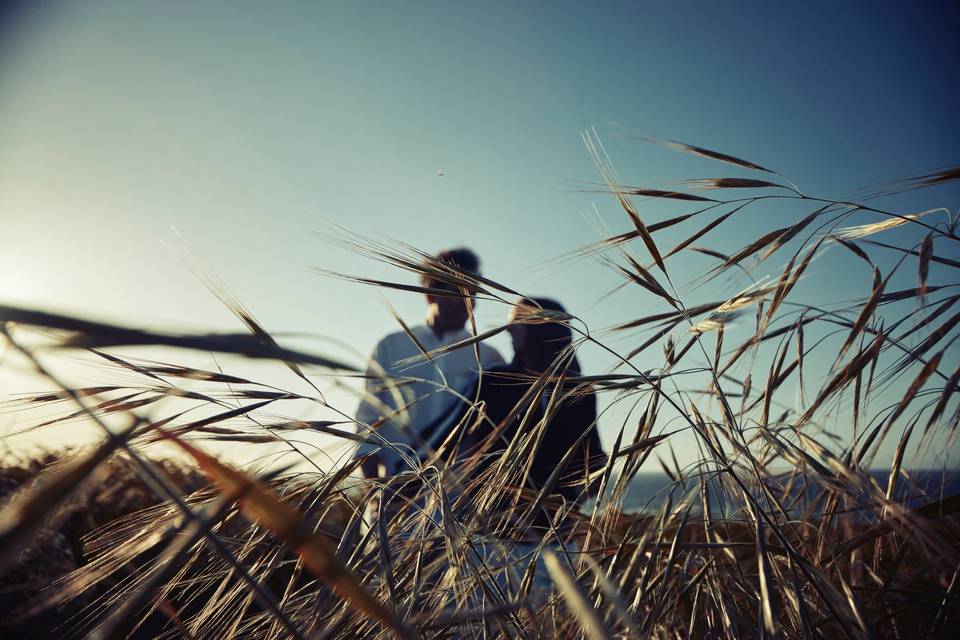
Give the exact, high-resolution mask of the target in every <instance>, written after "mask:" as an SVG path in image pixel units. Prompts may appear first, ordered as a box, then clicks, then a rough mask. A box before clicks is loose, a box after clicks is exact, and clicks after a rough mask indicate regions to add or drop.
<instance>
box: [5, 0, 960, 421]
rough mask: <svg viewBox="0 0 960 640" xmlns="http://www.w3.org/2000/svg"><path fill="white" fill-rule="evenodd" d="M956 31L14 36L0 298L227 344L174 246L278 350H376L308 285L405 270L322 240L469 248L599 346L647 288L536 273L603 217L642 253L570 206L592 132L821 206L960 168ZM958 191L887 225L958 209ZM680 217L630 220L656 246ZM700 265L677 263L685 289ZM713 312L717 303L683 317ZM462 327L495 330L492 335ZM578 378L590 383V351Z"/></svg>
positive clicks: (907, 203) (35, 31)
mask: <svg viewBox="0 0 960 640" xmlns="http://www.w3.org/2000/svg"><path fill="white" fill-rule="evenodd" d="M951 7H956V5H955V4H949V3H944V4H942V5H941V4H938V3H936V4H935V3H929V4H927V3H924V4H922V5H919V4H907V3H894V2H890V3H882V2H880V3H878V2H862V3H859V2H848V3H832V2H807V3H796V4H795V5H792V6H789V7H786V6H783V5H781V4H779V3H755V4H754V5H753V6H748V5H746V4H743V5H738V6H732V7H731V6H729V5H720V4H718V3H707V2H689V3H659V2H658V3H654V2H625V3H597V4H587V3H573V2H571V3H559V2H551V3H465V2H448V3H427V2H412V3H402V4H401V3H321V2H317V3H306V2H304V3H270V4H269V5H268V4H265V3H254V2H231V3H203V5H202V6H197V4H196V3H187V2H169V3H162V4H158V3H145V2H144V3H136V2H133V3H131V2H104V1H93V2H54V3H50V4H48V5H47V6H46V7H45V8H43V9H36V8H35V9H31V10H28V11H21V12H13V11H10V12H8V14H7V19H6V20H5V23H4V28H3V30H2V31H0V96H2V98H0V139H2V140H3V144H2V145H0V220H2V222H3V229H2V233H0V273H3V274H4V277H3V279H2V280H0V298H2V299H4V300H6V301H9V302H12V303H21V304H31V305H35V306H42V307H45V308H49V309H54V310H61V311H67V312H76V313H82V314H87V315H93V316H96V317H100V318H106V319H113V320H117V321H123V322H129V323H134V324H145V325H150V326H155V327H161V328H185V327H186V328H195V329H204V330H206V329H211V330H235V329H237V327H238V323H237V321H236V320H235V319H234V318H233V317H232V316H231V315H230V313H229V312H228V311H226V310H225V309H224V308H223V307H222V305H220V303H219V302H218V301H217V300H216V299H215V298H214V297H213V296H212V295H210V294H209V293H208V292H207V291H206V290H205V289H204V287H203V285H202V284H201V283H200V282H199V281H198V280H197V278H196V277H194V276H193V274H192V273H191V272H190V270H189V269H188V268H187V267H186V266H184V264H183V262H182V261H181V259H180V257H179V253H182V250H183V247H184V244H185V245H186V246H187V247H188V248H189V251H190V252H191V253H192V254H193V255H194V256H195V257H196V258H195V259H196V260H197V261H199V262H202V263H203V264H205V265H206V266H207V267H208V268H209V269H211V270H212V271H214V272H216V273H217V274H218V275H219V277H220V278H221V279H222V280H223V281H224V282H225V283H226V284H227V286H228V287H229V288H230V289H231V290H232V291H233V292H234V293H235V294H236V295H237V297H239V298H240V299H241V300H242V301H243V302H244V303H245V304H246V305H247V306H248V307H249V308H250V309H251V310H252V311H253V312H254V313H255V315H256V316H257V317H258V318H259V319H260V320H261V321H262V322H263V324H265V325H266V326H267V327H268V328H269V329H271V330H274V331H277V332H284V331H291V332H311V333H316V334H323V335H327V336H333V337H335V338H337V339H339V340H342V341H344V342H346V343H348V344H351V345H354V346H355V347H356V348H357V349H359V350H360V351H365V350H366V349H367V348H368V345H371V344H372V343H373V342H374V341H375V339H376V338H377V337H378V335H379V334H381V333H383V332H384V331H386V330H390V329H392V324H391V323H392V320H391V318H390V316H389V313H388V312H387V311H386V310H385V309H384V306H383V304H382V303H381V301H380V300H379V298H378V296H377V295H376V294H375V292H373V291H368V290H365V289H362V288H358V287H357V286H356V285H350V284H347V283H343V282H337V281H331V280H329V279H324V278H322V277H321V276H318V275H317V274H316V273H314V272H313V271H312V268H313V267H320V268H326V269H334V270H337V271H344V272H348V273H354V274H359V275H365V276H371V277H379V278H386V279H398V278H402V277H403V274H398V273H396V272H394V271H392V270H390V269H389V268H386V267H384V266H383V265H379V264H377V263H373V262H370V261H367V260H364V259H361V258H358V257H356V256H353V255H351V254H349V253H347V252H344V251H343V250H341V249H338V248H336V247H332V246H330V245H329V244H328V243H325V242H324V241H323V240H321V239H320V238H318V237H317V236H315V235H314V234H313V233H311V232H312V231H315V230H323V229H326V228H329V225H330V224H331V223H334V224H340V225H344V226H346V227H347V228H349V229H350V230H352V231H355V232H357V233H361V234H364V235H371V236H379V235H382V236H386V237H390V238H394V239H397V240H400V241H405V242H409V243H412V244H415V245H417V246H419V247H421V248H423V249H425V250H436V249H439V248H441V247H444V246H449V245H453V244H460V243H465V244H469V245H470V246H472V247H474V248H475V249H476V250H477V252H478V253H479V254H480V255H481V257H482V258H483V259H484V262H485V272H486V274H487V275H489V276H490V277H492V278H494V279H497V280H501V281H503V282H505V283H507V284H510V285H511V286H513V287H515V288H517V289H519V290H522V291H525V292H529V293H532V294H539V295H550V296H553V297H556V298H558V299H560V300H561V301H563V302H564V303H565V304H567V306H568V307H569V308H570V309H571V310H572V311H574V312H575V313H577V314H578V315H581V316H582V317H584V318H585V319H586V320H587V321H588V322H589V323H590V324H591V326H594V327H604V326H609V325H610V324H613V323H615V322H618V321H622V320H626V319H630V318H633V317H636V316H639V315H644V314H645V313H651V312H654V311H656V310H658V309H659V308H660V307H659V304H658V303H657V302H656V301H655V300H653V299H651V298H650V296H647V295H646V294H642V293H640V292H637V291H630V292H629V293H627V294H620V295H617V296H614V297H611V298H609V299H605V300H603V301H600V302H598V298H599V297H600V296H601V294H602V293H604V292H605V291H606V290H607V289H609V288H610V287H611V286H613V285H614V284H616V282H617V280H616V277H615V276H614V275H613V274H611V273H610V272H609V270H608V269H606V268H605V267H603V266H602V265H600V264H598V263H594V262H589V261H587V262H581V263H577V264H575V265H559V266H550V267H546V268H545V267H542V266H540V265H543V263H544V262H546V261H547V260H549V259H550V258H554V257H556V256H558V255H560V254H564V253H566V252H568V251H571V250H573V249H575V248H576V247H577V246H579V245H580V244H583V243H586V242H590V241H592V240H594V239H596V238H597V237H598V236H597V231H596V229H595V226H594V223H593V222H591V220H590V219H588V218H589V216H587V217H585V216H584V213H585V212H592V211H593V207H594V205H595V206H596V211H597V212H599V215H600V217H601V218H602V220H603V221H604V223H606V224H607V225H609V226H610V228H611V229H612V230H614V231H624V230H627V229H629V228H630V227H629V222H628V221H627V220H626V219H625V217H624V216H623V215H622V213H621V212H620V211H618V209H617V207H616V203H615V201H614V200H613V199H612V198H610V197H609V196H604V195H602V194H597V193H583V192H580V191H578V189H580V188H581V187H582V184H581V183H579V182H577V181H578V180H591V181H595V180H597V179H598V176H597V173H596V170H595V169H594V167H593V164H592V161H591V159H590V157H589V155H588V154H587V152H586V149H585V148H584V145H583V142H582V140H581V137H580V134H581V131H583V130H584V129H587V128H589V127H596V129H597V131H598V133H599V136H600V138H601V139H602V140H603V142H604V144H605V145H606V146H607V148H608V150H609V151H610V154H611V156H612V157H613V160H614V162H615V163H616V165H617V168H618V169H619V171H620V173H621V174H622V176H623V177H624V179H625V180H626V181H627V182H630V183H633V184H642V185H647V186H669V185H670V184H671V183H673V182H675V181H677V180H679V179H683V178H696V177H709V176H718V175H728V174H729V175H743V174H742V172H737V171H735V170H731V168H729V167H724V166H722V165H717V164H715V163H710V162H708V161H705V160H703V159H698V158H694V157H691V156H686V155H682V154H677V153H674V152H671V151H669V150H666V149H663V148H660V147H657V146H651V145H647V144H644V143H640V142H637V141H635V140H632V139H630V134H633V133H638V134H653V135H657V136H662V137H666V138H672V139H679V140H683V141H686V142H691V143H694V144H697V145H701V146H704V147H709V148H713V149H718V150H721V151H725V152H728V153H731V154H733V155H736V156H739V157H744V158H748V159H750V160H753V161H755V162H758V163H760V164H762V165H765V166H769V167H772V168H775V169H777V170H779V171H781V172H782V173H784V174H786V175H788V176H789V177H790V178H791V179H792V180H793V181H794V182H796V183H797V184H799V185H800V186H801V188H803V189H804V190H806V191H808V192H811V193H814V194H818V195H825V196H832V197H843V196H846V195H848V194H849V192H850V191H852V190H853V189H855V188H857V187H859V186H862V185H865V184H872V183H877V182H880V181H883V180H886V179H890V178H895V177H899V176H902V175H906V174H913V173H917V172H920V171H924V170H927V169H930V168H934V167H940V166H943V165H946V164H951V163H955V162H956V149H957V148H958V144H957V143H958V141H960V120H958V119H957V118H956V104H957V97H958V95H957V93H958V92H957V89H956V87H957V86H958V78H957V74H956V71H955V60H956V59H957V57H958V55H957V54H958V51H957V48H958V47H957V44H956V32H957V26H958V23H960V18H958V10H957V9H956V8H951ZM440 169H442V170H443V173H444V175H443V176H442V177H441V176H438V175H437V172H438V170H440ZM957 195H958V190H957V189H955V188H940V189H937V190H931V191H929V192H927V193H918V194H913V195H911V196H909V197H903V198H900V199H897V200H894V201H892V204H894V205H896V206H899V207H902V210H903V211H914V210H922V209H926V208H929V207H934V206H947V207H950V208H951V210H953V211H955V210H956V208H957V201H958V200H957ZM686 210H687V209H684V208H682V207H677V206H676V205H672V206H671V205H667V204H663V203H658V202H650V201H646V202H643V203H642V213H643V215H644V216H645V217H647V219H649V220H658V219H662V218H664V217H666V216H667V215H674V214H676V213H680V212H683V211H686ZM809 210H812V207H811V208H809ZM809 210H808V209H804V210H802V211H798V210H797V209H796V207H795V206H789V207H768V208H765V209H757V210H756V211H755V212H753V213H751V214H749V215H745V216H744V217H743V219H742V221H741V222H740V223H739V224H738V225H731V226H729V227H728V228H726V229H720V230H718V232H717V233H716V234H715V235H711V236H710V237H709V242H706V241H705V242H704V244H707V245H708V246H710V247H711V248H720V249H726V250H728V251H729V250H731V249H732V248H733V247H734V246H739V245H742V244H744V243H745V242H747V241H748V240H750V239H752V238H753V237H755V236H757V235H759V234H760V233H762V232H763V231H764V230H767V229H771V228H775V227H777V226H782V225H783V222H784V220H785V219H789V220H795V219H797V218H798V217H800V216H801V215H804V214H805V213H808V212H809ZM591 215H592V214H591ZM862 221H863V222H867V221H870V220H867V219H863V220H862ZM171 227H174V228H176V229H177V230H178V231H179V234H180V235H181V236H182V238H183V240H181V239H180V237H178V235H177V234H176V233H174V232H173V231H171ZM686 233H689V228H685V229H684V230H683V231H681V230H677V231H676V233H675V234H674V233H672V231H671V232H664V234H663V235H662V238H663V239H664V243H665V244H668V245H669V244H670V240H676V239H679V238H682V237H684V235H686ZM918 238H919V236H918ZM658 241H659V237H658ZM170 245H172V246H173V247H174V248H173V249H171V248H170ZM944 250H946V249H944ZM637 251H638V252H640V253H642V250H641V249H640V248H638V249H637ZM784 259H785V258H784ZM889 259H890V256H887V257H878V260H880V261H881V264H883V263H884V261H886V260H889ZM782 263H783V259H780V260H774V261H772V264H771V265H770V267H769V270H768V271H764V272H762V274H765V273H770V274H775V273H777V272H778V270H777V267H778V266H780V265H782ZM709 264H710V261H709V260H708V259H704V260H703V261H701V262H697V261H696V260H686V259H685V260H684V261H681V262H677V263H676V264H673V265H671V266H672V269H673V272H674V274H675V276H676V280H677V281H678V282H686V281H687V280H689V279H690V278H693V277H694V276H696V275H697V274H699V273H702V271H703V269H704V268H706V267H707V266H709ZM853 264H855V263H853V262H850V261H849V260H848V258H847V257H846V256H844V257H843V258H841V257H835V256H834V255H833V254H831V255H829V256H827V257H825V258H824V259H823V260H821V261H818V262H817V264H816V269H815V270H814V274H813V275H815V276H817V277H818V278H819V279H818V280H816V283H817V284H816V288H815V289H814V288H807V289H803V288H801V289H800V290H798V292H797V295H798V296H800V297H799V298H798V299H800V300H802V299H803V297H802V296H803V295H804V294H809V295H815V296H818V298H817V299H818V300H822V299H823V297H822V296H824V295H826V296H827V297H828V298H829V299H830V300H841V299H844V298H848V297H851V296H855V295H862V294H863V292H864V290H865V288H866V287H867V286H868V283H869V274H868V273H867V272H866V271H865V270H863V269H862V268H858V267H856V266H851V265H853ZM762 274H761V275H762ZM935 275H936V274H935ZM944 275H945V276H949V275H950V274H949V273H945V274H944ZM805 286H806V283H805ZM824 292H826V294H825V293H824ZM724 293H732V291H731V290H724V289H723V288H722V283H719V284H717V285H715V288H712V289H711V288H706V289H703V290H698V291H691V292H690V296H691V297H690V299H689V302H699V301H703V300H705V299H710V298H712V297H714V296H715V295H720V294H724ZM388 298H389V299H390V300H391V302H392V303H393V304H395V305H396V307H397V308H398V309H399V310H400V312H401V313H402V314H403V315H404V316H405V317H407V318H408V319H410V320H412V321H416V320H418V319H419V318H420V317H421V316H422V314H423V305H422V302H421V301H420V300H419V299H418V298H416V297H414V296H404V295H389V296H388ZM479 312H480V319H481V323H482V324H484V325H486V326H493V325H494V324H496V323H498V322H499V321H500V320H501V318H502V317H503V314H504V313H505V310H504V309H501V308H496V307H495V306H494V305H481V307H480V309H479ZM615 344H616V346H618V347H626V348H629V344H630V340H621V341H619V342H616V343H615ZM497 345H498V346H500V347H501V348H502V349H503V350H504V351H509V349H508V347H507V345H506V342H505V341H500V342H498V343H497ZM318 348H322V347H318ZM651 363H653V361H651ZM585 364H586V366H587V368H588V369H593V370H602V369H604V368H605V367H606V366H607V364H608V363H607V362H606V361H605V360H604V359H603V358H602V357H601V356H600V355H592V354H589V353H587V354H585ZM7 376H8V382H7V384H8V385H11V386H10V387H9V388H14V387H17V388H18V389H19V388H20V387H22V386H23V382H22V378H21V379H20V382H19V383H17V382H15V381H10V380H9V376H10V374H9V373H8V374H7ZM604 428H605V436H606V437H608V438H609V433H610V432H611V429H613V428H614V427H613V426H607V425H605V427H604Z"/></svg>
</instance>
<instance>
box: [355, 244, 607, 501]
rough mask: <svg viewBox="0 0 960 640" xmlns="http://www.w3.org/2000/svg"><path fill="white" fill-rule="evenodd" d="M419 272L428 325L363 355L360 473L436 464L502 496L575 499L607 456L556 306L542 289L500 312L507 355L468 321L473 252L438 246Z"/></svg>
mask: <svg viewBox="0 0 960 640" xmlns="http://www.w3.org/2000/svg"><path fill="white" fill-rule="evenodd" d="M422 269H423V270H422V276H421V284H422V286H423V289H424V291H425V292H426V300H427V319H426V323H425V324H423V325H418V326H413V327H406V326H404V328H403V329H402V330H401V331H398V332H396V333H392V334H390V335H387V336H386V337H384V338H383V339H382V340H380V342H378V343H377V345H376V347H375V348H374V350H373V353H372V354H371V357H370V364H369V369H368V372H367V378H366V385H365V391H366V394H365V396H364V397H363V399H362V400H361V403H360V406H359V407H358V409H357V422H358V423H359V425H360V427H359V428H360V431H361V433H362V434H364V435H366V436H367V437H368V439H369V440H370V441H375V442H377V443H379V444H372V443H370V444H362V445H361V446H360V447H359V449H358V450H357V453H356V455H357V456H360V457H363V460H362V462H361V469H362V471H363V474H364V476H365V477H367V478H383V479H388V478H392V477H394V476H397V474H402V473H404V472H406V471H410V470H411V463H412V464H414V465H418V464H422V463H426V462H436V461H443V462H445V463H446V464H453V465H460V466H464V467H467V468H468V469H469V474H471V477H487V478H489V479H490V480H491V481H496V482H498V483H500V484H501V485H502V487H503V489H504V490H506V491H507V492H508V493H509V492H510V491H511V490H513V491H516V492H521V491H522V490H524V489H526V490H528V492H529V493H530V494H533V495H536V494H537V493H539V492H541V491H542V490H543V488H544V487H548V489H547V491H546V492H544V493H545V494H546V495H549V496H551V497H553V498H554V501H556V499H557V498H562V500H561V502H564V503H566V504H568V505H570V504H571V503H572V505H576V504H579V503H580V502H582V501H583V500H584V499H585V498H586V497H588V494H589V493H590V491H591V490H592V488H593V486H594V485H595V483H594V482H593V481H594V480H595V479H596V476H597V475H598V472H599V471H600V470H602V469H603V468H604V466H605V465H606V457H605V455H604V454H603V450H602V448H601V447H600V440H599V437H598V435H597V428H596V418H597V408H596V397H595V396H594V394H593V392H592V390H591V389H590V387H589V385H585V384H583V383H582V382H581V381H578V380H577V378H578V377H579V376H580V375H581V372H580V366H579V362H578V360H577V358H576V355H575V352H574V345H573V340H572V332H571V330H570V327H569V325H568V321H569V319H570V318H569V316H568V315H567V314H566V312H565V311H564V309H563V307H562V306H561V305H560V304H559V303H557V302H555V301H553V300H549V299H546V298H523V299H521V300H518V301H517V302H516V303H515V304H514V305H513V306H512V307H511V308H510V313H509V315H508V318H507V331H508V332H509V334H510V336H511V339H512V341H513V348H514V355H513V360H512V361H511V363H510V364H505V363H504V360H503V358H502V357H501V356H500V354H499V353H497V351H496V349H494V348H493V347H491V346H490V345H487V344H485V343H484V342H483V341H482V340H478V339H477V337H476V336H475V334H474V332H473V331H471V330H468V326H471V325H472V323H471V322H470V319H471V315H472V309H473V307H474V306H475V305H476V297H475V296H474V295H473V292H474V291H475V287H476V286H477V285H478V284H480V283H479V281H478V280H476V278H477V277H479V275H480V274H479V260H478V258H477V256H476V254H474V253H473V252H472V251H470V250H469V249H465V248H458V249H452V250H448V251H444V252H441V253H440V254H438V255H437V256H436V257H435V258H432V259H427V260H425V261H424V263H423V267H422ZM374 434H375V435H374ZM484 474H485V475H484ZM497 474H499V475H497ZM541 519H542V518H541Z"/></svg>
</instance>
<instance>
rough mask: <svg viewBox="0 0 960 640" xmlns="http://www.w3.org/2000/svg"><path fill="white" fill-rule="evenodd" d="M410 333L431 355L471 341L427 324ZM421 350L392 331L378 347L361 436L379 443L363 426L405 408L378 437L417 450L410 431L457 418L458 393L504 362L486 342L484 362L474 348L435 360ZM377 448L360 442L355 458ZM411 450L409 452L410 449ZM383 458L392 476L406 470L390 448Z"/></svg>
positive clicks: (360, 414)
mask: <svg viewBox="0 0 960 640" xmlns="http://www.w3.org/2000/svg"><path fill="white" fill-rule="evenodd" d="M410 332H411V333H412V334H413V335H414V336H415V337H416V339H417V341H419V343H420V347H422V348H423V350H424V351H426V352H427V353H430V352H431V351H433V350H435V349H439V348H441V347H445V346H448V345H452V344H456V343H458V342H461V341H464V340H468V339H470V338H471V337H472V334H471V333H470V332H469V331H467V329H466V328H462V329H459V330H457V331H451V332H448V333H445V334H443V335H442V336H439V337H438V336H437V335H436V334H435V333H434V332H433V329H431V328H430V327H428V326H426V325H418V326H415V327H412V328H411V329H410ZM420 347H418V346H417V344H416V343H415V342H414V341H413V340H411V339H410V336H408V335H407V334H406V333H405V332H403V331H398V332H396V333H391V334H390V335H388V336H386V337H384V338H383V339H381V340H380V342H378V343H377V346H376V347H374V349H373V353H372V354H371V355H370V360H371V364H370V366H369V367H368V369H367V375H368V376H369V377H368V378H367V379H366V382H365V385H364V390H365V392H366V393H367V394H368V395H367V396H366V397H365V398H363V399H361V401H360V405H359V406H358V407H357V416H356V418H357V422H358V423H360V426H359V427H358V429H359V431H360V433H361V435H365V436H367V437H368V438H370V439H371V440H377V438H376V437H375V436H372V435H371V434H370V432H369V430H368V429H366V428H365V426H364V425H372V424H374V423H376V422H377V421H378V420H379V419H380V417H381V416H383V415H388V414H390V413H392V412H393V411H395V410H396V409H398V408H404V409H403V410H402V411H400V412H398V413H397V414H396V415H395V416H394V417H392V418H391V419H389V420H386V421H384V422H383V424H381V425H380V426H379V427H378V428H377V434H379V436H380V437H382V438H384V439H386V440H387V441H389V442H392V443H395V444H400V445H409V446H411V447H413V449H416V448H417V447H416V444H415V443H414V440H415V438H414V437H413V436H412V434H411V432H412V433H416V434H418V435H422V434H423V430H424V429H425V428H426V427H428V426H430V425H431V424H434V423H435V422H436V421H437V420H438V419H439V418H442V417H444V416H447V415H451V414H453V413H454V411H453V410H454V408H455V407H456V405H457V403H460V402H462V400H461V399H460V398H459V397H458V394H459V395H467V394H468V393H469V391H470V390H471V389H472V388H473V386H474V382H475V381H476V379H477V375H478V374H479V372H480V371H481V370H484V369H488V368H490V367H491V366H494V365H499V364H503V358H502V357H500V354H499V353H497V350H496V349H494V348H493V347H491V346H489V345H486V344H483V343H482V342H481V343H479V344H477V345H476V347H477V348H478V349H479V361H478V358H477V350H476V349H475V348H474V345H473V344H469V345H467V346H464V347H460V348H457V349H454V350H452V351H448V352H446V353H442V354H439V355H436V356H432V357H431V359H430V360H427V359H425V358H423V355H422V352H421V349H420ZM374 363H376V364H374ZM377 365H379V366H377ZM380 375H386V376H387V379H388V383H386V384H385V382H384V381H383V380H382V379H380V378H379V376H380ZM391 382H392V383H395V384H390V383H391ZM440 431H441V430H437V433H439V432H440ZM432 444H436V443H435V442H433V443H432ZM376 448H377V445H372V444H361V445H360V447H359V448H358V449H357V452H356V454H355V455H357V456H361V455H365V454H367V453H369V452H370V451H372V450H374V449H376ZM407 452H408V453H410V451H409V449H408V450H407ZM379 457H380V459H381V461H382V462H383V463H384V466H385V467H386V471H387V474H388V475H394V474H396V473H398V472H400V471H401V470H403V469H404V468H405V466H406V465H405V464H404V463H403V459H402V458H401V457H400V455H399V454H398V453H397V452H396V451H394V450H392V449H391V448H389V447H387V446H382V447H381V448H380V452H379Z"/></svg>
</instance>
